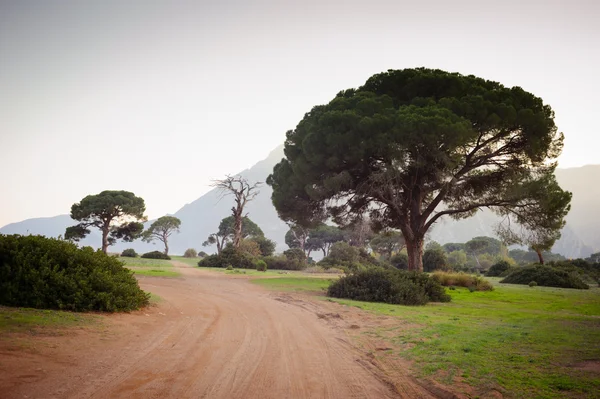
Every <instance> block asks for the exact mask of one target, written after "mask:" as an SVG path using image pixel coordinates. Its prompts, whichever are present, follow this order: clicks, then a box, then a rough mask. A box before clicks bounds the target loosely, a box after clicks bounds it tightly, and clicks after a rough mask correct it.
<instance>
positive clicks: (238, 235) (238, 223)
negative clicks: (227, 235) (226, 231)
mask: <svg viewBox="0 0 600 399" xmlns="http://www.w3.org/2000/svg"><path fill="white" fill-rule="evenodd" d="M233 217H234V219H235V230H234V234H233V246H234V247H235V248H239V247H240V242H241V241H242V214H241V212H240V213H239V214H237V213H236V214H234V215H233Z"/></svg>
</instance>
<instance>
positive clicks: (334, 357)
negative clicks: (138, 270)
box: [0, 264, 432, 399]
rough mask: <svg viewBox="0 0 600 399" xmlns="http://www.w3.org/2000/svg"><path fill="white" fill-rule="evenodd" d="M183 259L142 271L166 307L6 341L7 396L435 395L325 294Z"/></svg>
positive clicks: (0, 369) (3, 373)
mask: <svg viewBox="0 0 600 399" xmlns="http://www.w3.org/2000/svg"><path fill="white" fill-rule="evenodd" d="M177 266H178V267H179V268H180V270H181V271H182V273H183V277H182V278H173V279H167V278H152V277H142V278H141V279H140V284H141V286H142V287H143V288H144V289H145V290H148V291H151V292H153V293H155V294H157V295H159V296H161V297H162V298H163V300H162V301H161V302H160V303H159V305H158V306H156V307H152V308H150V309H147V310H145V311H141V312H136V313H134V314H122V315H111V316H108V317H107V318H106V319H107V325H108V326H107V328H105V331H103V332H97V331H86V330H82V331H79V332H75V333H73V335H72V336H71V335H69V336H66V337H65V336H61V337H40V338H39V341H38V344H37V345H36V346H35V350H15V349H14V348H13V349H11V350H6V348H3V347H2V346H0V398H228V399H229V398H261V399H264V398H397V397H410V398H419V397H426V398H428V397H432V396H430V395H429V394H428V393H426V391H424V390H421V389H420V387H419V386H418V385H416V384H412V383H411V382H410V381H409V380H406V381H398V378H397V376H396V377H394V378H395V380H394V379H393V378H390V377H389V376H386V375H385V374H384V373H383V372H381V371H380V370H379V369H378V368H377V367H375V366H373V364H372V363H370V362H369V359H368V358H367V357H366V356H365V354H364V353H361V351H359V350H357V349H356V348H355V347H354V346H352V345H351V344H350V343H349V341H348V340H347V336H346V335H345V334H344V332H343V331H341V330H340V329H336V328H332V326H331V325H330V324H329V323H328V322H327V317H324V316H323V314H321V313H319V311H320V310H319V306H320V305H319V304H318V303H315V302H311V301H306V302H303V301H298V300H290V297H286V296H285V295H277V294H274V293H270V292H267V291H265V290H263V289H261V288H259V287H256V286H254V285H252V284H250V283H249V282H248V281H247V280H246V279H239V278H234V277H232V276H227V275H223V274H219V275H216V274H213V273H209V272H205V271H201V270H198V269H193V268H189V267H185V265H183V264H178V265H177ZM36 339H38V338H36Z"/></svg>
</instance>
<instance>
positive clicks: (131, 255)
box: [121, 248, 138, 258]
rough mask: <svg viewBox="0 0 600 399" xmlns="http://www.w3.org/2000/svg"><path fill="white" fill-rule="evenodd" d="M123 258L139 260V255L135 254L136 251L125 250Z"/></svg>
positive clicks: (131, 249)
mask: <svg viewBox="0 0 600 399" xmlns="http://www.w3.org/2000/svg"><path fill="white" fill-rule="evenodd" d="M121 256H124V257H126V258H137V256H138V254H137V252H135V249H133V248H128V249H126V250H124V251H123V252H121Z"/></svg>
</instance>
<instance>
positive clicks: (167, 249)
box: [162, 232, 169, 255]
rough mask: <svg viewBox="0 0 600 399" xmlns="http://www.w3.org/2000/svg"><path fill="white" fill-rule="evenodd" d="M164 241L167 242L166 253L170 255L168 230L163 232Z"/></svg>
mask: <svg viewBox="0 0 600 399" xmlns="http://www.w3.org/2000/svg"><path fill="white" fill-rule="evenodd" d="M162 242H163V243H164V244H165V255H169V243H168V238H167V232H164V233H163V236H162Z"/></svg>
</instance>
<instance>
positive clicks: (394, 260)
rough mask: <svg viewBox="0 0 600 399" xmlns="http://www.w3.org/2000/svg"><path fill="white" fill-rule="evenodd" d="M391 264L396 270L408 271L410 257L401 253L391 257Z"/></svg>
mask: <svg viewBox="0 0 600 399" xmlns="http://www.w3.org/2000/svg"><path fill="white" fill-rule="evenodd" d="M390 263H391V264H392V266H394V267H395V268H396V269H400V270H408V255H406V254H404V253H402V252H399V253H397V254H396V255H394V256H392V257H391V259H390Z"/></svg>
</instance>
